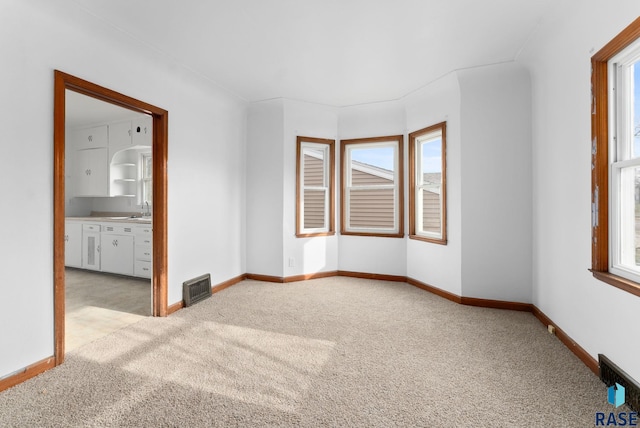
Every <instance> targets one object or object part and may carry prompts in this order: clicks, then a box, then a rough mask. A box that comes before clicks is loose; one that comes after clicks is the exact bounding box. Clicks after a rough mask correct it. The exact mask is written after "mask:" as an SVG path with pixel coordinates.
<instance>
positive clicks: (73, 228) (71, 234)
mask: <svg viewBox="0 0 640 428" xmlns="http://www.w3.org/2000/svg"><path fill="white" fill-rule="evenodd" d="M64 264H65V266H69V267H77V268H80V267H82V223H79V222H76V221H65V222H64Z"/></svg>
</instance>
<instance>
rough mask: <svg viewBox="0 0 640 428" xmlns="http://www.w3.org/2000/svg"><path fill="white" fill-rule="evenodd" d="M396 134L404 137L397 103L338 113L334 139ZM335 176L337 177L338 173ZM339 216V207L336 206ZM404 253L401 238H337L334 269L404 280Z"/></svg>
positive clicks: (405, 270) (404, 245)
mask: <svg viewBox="0 0 640 428" xmlns="http://www.w3.org/2000/svg"><path fill="white" fill-rule="evenodd" d="M400 134H405V112H404V106H403V104H402V103H401V102H399V101H391V102H385V103H376V104H365V105H358V106H352V107H344V108H341V109H340V115H339V120H338V135H340V139H342V140H345V139H352V138H365V137H384V136H388V135H400ZM406 157H407V150H406V141H405V143H404V160H403V162H404V163H405V165H406ZM339 165H340V163H338V164H337V165H336V168H337V169H339ZM339 176H340V173H338V177H339ZM405 176H406V173H405ZM405 189H406V183H405ZM405 196H406V191H405ZM405 205H406V199H405ZM339 212H340V207H339V204H338V213H339ZM406 217H407V215H406V210H405V232H406V230H407V221H406ZM406 250H407V248H406V244H405V240H404V239H403V238H380V237H365V236H348V235H341V236H340V238H339V256H338V257H339V260H338V267H339V270H344V271H351V272H367V273H378V274H387V275H401V276H404V275H406V274H407V263H406V257H407V253H406Z"/></svg>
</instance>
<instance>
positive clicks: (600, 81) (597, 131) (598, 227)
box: [590, 18, 640, 296]
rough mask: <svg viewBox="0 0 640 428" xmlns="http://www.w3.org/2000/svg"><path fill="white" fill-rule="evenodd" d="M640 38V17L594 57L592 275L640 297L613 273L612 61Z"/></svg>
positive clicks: (633, 286) (634, 286)
mask: <svg viewBox="0 0 640 428" xmlns="http://www.w3.org/2000/svg"><path fill="white" fill-rule="evenodd" d="M638 38H640V18H637V19H636V20H635V21H633V22H632V23H631V24H630V25H629V26H628V27H627V28H625V29H624V30H622V32H621V33H620V34H618V35H617V36H616V37H614V38H613V40H611V41H610V42H609V43H607V44H606V45H605V46H604V47H603V48H602V49H600V50H599V51H598V52H597V53H596V54H595V55H593V56H592V57H591V91H592V93H591V138H592V150H591V153H592V155H591V162H592V164H591V166H592V168H591V203H592V237H591V269H590V270H591V272H592V273H593V276H594V277H595V278H597V279H599V280H600V281H603V282H606V283H607V284H610V285H613V286H614V287H617V288H619V289H621V290H624V291H627V292H629V293H631V294H634V295H636V296H640V284H638V283H636V282H634V281H630V280H628V279H626V278H622V277H620V276H618V275H614V274H612V273H611V272H609V100H608V96H609V94H608V83H609V80H608V62H609V60H610V59H611V58H613V57H614V56H615V55H617V54H618V53H619V52H621V51H622V50H623V49H625V48H626V47H627V46H629V45H630V44H632V43H633V42H635V41H636V40H637V39H638Z"/></svg>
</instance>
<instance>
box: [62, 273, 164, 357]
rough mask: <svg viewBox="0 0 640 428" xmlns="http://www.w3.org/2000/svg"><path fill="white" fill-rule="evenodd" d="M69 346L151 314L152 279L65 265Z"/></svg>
mask: <svg viewBox="0 0 640 428" xmlns="http://www.w3.org/2000/svg"><path fill="white" fill-rule="evenodd" d="M65 276H66V281H65V298H66V302H65V303H66V311H65V349H66V351H67V352H68V351H72V350H74V349H76V348H78V347H80V346H82V345H84V344H86V343H89V342H93V341H94V340H96V339H99V338H101V337H103V336H106V335H108V334H109V333H111V332H113V331H115V330H119V329H121V328H123V327H126V326H128V325H130V324H133V323H136V322H138V321H139V320H141V319H142V318H144V317H148V316H151V299H152V297H151V295H152V293H151V281H150V280H148V279H140V278H130V277H125V276H119V275H110V274H104V273H99V272H92V271H86V270H81V269H73V268H66V269H65Z"/></svg>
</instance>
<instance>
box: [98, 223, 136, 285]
mask: <svg viewBox="0 0 640 428" xmlns="http://www.w3.org/2000/svg"><path fill="white" fill-rule="evenodd" d="M133 242H134V238H133V233H132V231H131V228H130V227H122V226H103V232H102V236H101V247H100V248H101V249H100V270H101V271H103V272H110V273H118V274H120V275H133V248H134V243H133Z"/></svg>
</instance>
